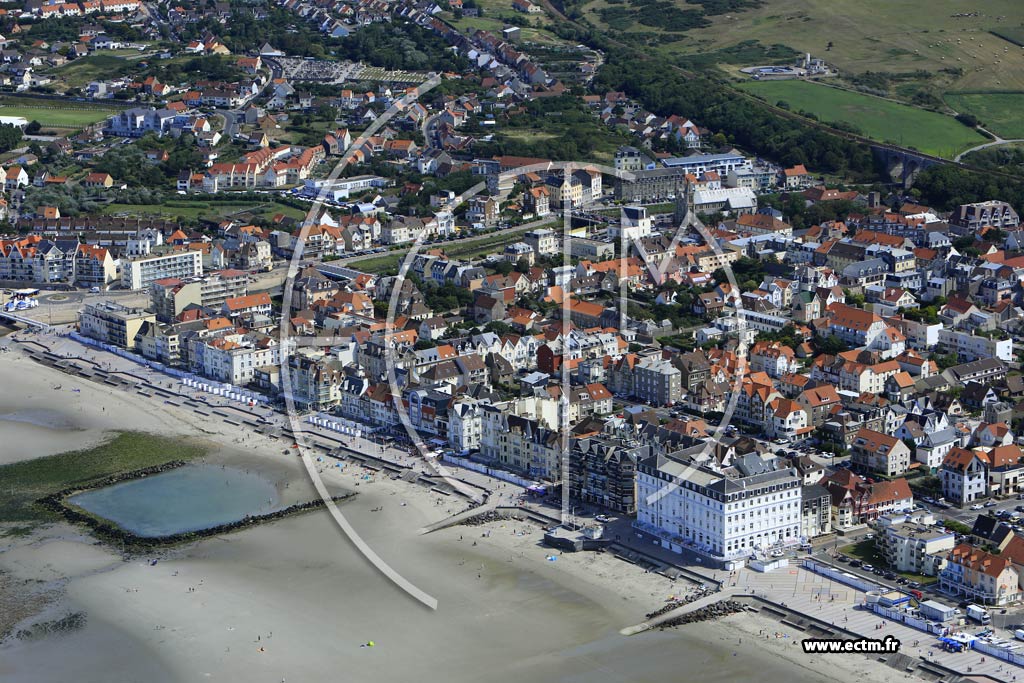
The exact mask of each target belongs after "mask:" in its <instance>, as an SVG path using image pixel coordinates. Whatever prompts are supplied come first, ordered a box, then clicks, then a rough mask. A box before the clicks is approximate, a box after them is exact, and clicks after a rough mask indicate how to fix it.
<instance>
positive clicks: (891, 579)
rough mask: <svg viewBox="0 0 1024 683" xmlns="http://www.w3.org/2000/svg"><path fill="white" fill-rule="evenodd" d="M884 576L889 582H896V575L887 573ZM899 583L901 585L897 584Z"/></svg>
mask: <svg viewBox="0 0 1024 683" xmlns="http://www.w3.org/2000/svg"><path fill="white" fill-rule="evenodd" d="M884 576H885V578H886V580H887V581H896V574H895V573H893V572H886V573H885V574H884ZM897 583H899V582H897Z"/></svg>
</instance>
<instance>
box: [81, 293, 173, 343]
mask: <svg viewBox="0 0 1024 683" xmlns="http://www.w3.org/2000/svg"><path fill="white" fill-rule="evenodd" d="M155 322H156V316H155V315H153V313H151V312H149V311H147V310H145V309H142V308H129V307H127V306H122V305H121V304H119V303H117V302H114V301H96V302H92V303H87V304H86V305H85V307H84V308H82V310H81V312H80V314H79V329H80V330H81V332H82V334H84V335H85V336H87V337H91V338H92V339H96V340H98V341H101V342H104V343H106V344H111V345H113V346H117V347H119V348H122V349H128V350H132V349H134V348H135V336H136V335H137V334H138V333H139V330H140V329H142V326H143V325H145V324H147V323H155Z"/></svg>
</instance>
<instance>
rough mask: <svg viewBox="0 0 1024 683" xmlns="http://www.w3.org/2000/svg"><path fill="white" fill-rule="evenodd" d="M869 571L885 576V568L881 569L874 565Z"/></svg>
mask: <svg viewBox="0 0 1024 683" xmlns="http://www.w3.org/2000/svg"><path fill="white" fill-rule="evenodd" d="M871 573H872V574H874V575H875V576H885V570H884V569H882V568H881V567H875V568H874V569H872V570H871Z"/></svg>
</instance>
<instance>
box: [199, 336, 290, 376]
mask: <svg viewBox="0 0 1024 683" xmlns="http://www.w3.org/2000/svg"><path fill="white" fill-rule="evenodd" d="M280 363H281V355H280V348H279V346H278V343H277V341H276V340H274V339H272V338H270V337H266V336H263V335H259V336H256V335H253V334H245V335H242V334H229V335H225V336H223V337H217V338H216V339H207V340H204V339H196V340H194V341H193V342H192V348H191V354H190V365H191V368H192V371H193V372H196V373H198V374H200V375H202V376H203V377H209V378H210V379H214V380H217V381H219V382H228V383H229V384H234V385H236V386H244V385H246V384H249V383H250V382H251V381H252V380H253V378H254V377H255V374H256V370H257V369H258V368H262V367H266V366H268V365H280Z"/></svg>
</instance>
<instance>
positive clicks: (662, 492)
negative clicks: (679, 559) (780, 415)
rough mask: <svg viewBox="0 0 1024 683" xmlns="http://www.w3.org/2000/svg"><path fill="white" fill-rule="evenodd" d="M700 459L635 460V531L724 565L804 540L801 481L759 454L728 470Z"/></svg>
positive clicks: (743, 458) (675, 456)
mask: <svg viewBox="0 0 1024 683" xmlns="http://www.w3.org/2000/svg"><path fill="white" fill-rule="evenodd" d="M702 457H703V456H701V455H700V454H696V455H686V454H684V453H682V452H681V453H677V454H669V455H662V454H656V455H652V456H650V457H648V458H646V459H643V460H641V461H640V462H639V463H637V475H636V480H637V482H636V483H637V517H636V522H635V526H636V527H637V528H638V529H639V530H641V531H645V532H647V533H650V534H652V535H654V536H656V537H658V538H659V539H660V541H661V545H662V547H663V548H666V549H669V550H672V551H673V552H677V553H681V552H682V551H683V549H684V548H686V549H692V550H696V551H698V552H701V553H704V554H707V555H709V556H711V557H713V558H715V559H718V560H725V561H728V560H737V559H741V558H746V557H749V556H750V555H751V554H753V553H756V552H757V551H759V550H760V551H764V550H768V549H769V548H775V547H781V546H788V545H793V544H795V543H799V542H800V536H801V533H800V528H801V479H800V476H799V474H798V473H797V471H796V470H795V469H793V468H791V467H784V466H780V465H779V464H778V463H777V462H776V461H772V460H766V459H764V458H762V457H761V456H760V455H758V454H756V453H750V454H747V455H743V456H739V457H737V458H735V459H733V461H732V463H731V464H730V465H729V466H727V467H720V466H718V465H717V461H716V460H715V459H713V458H711V459H706V460H702V459H701V458H702Z"/></svg>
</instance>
